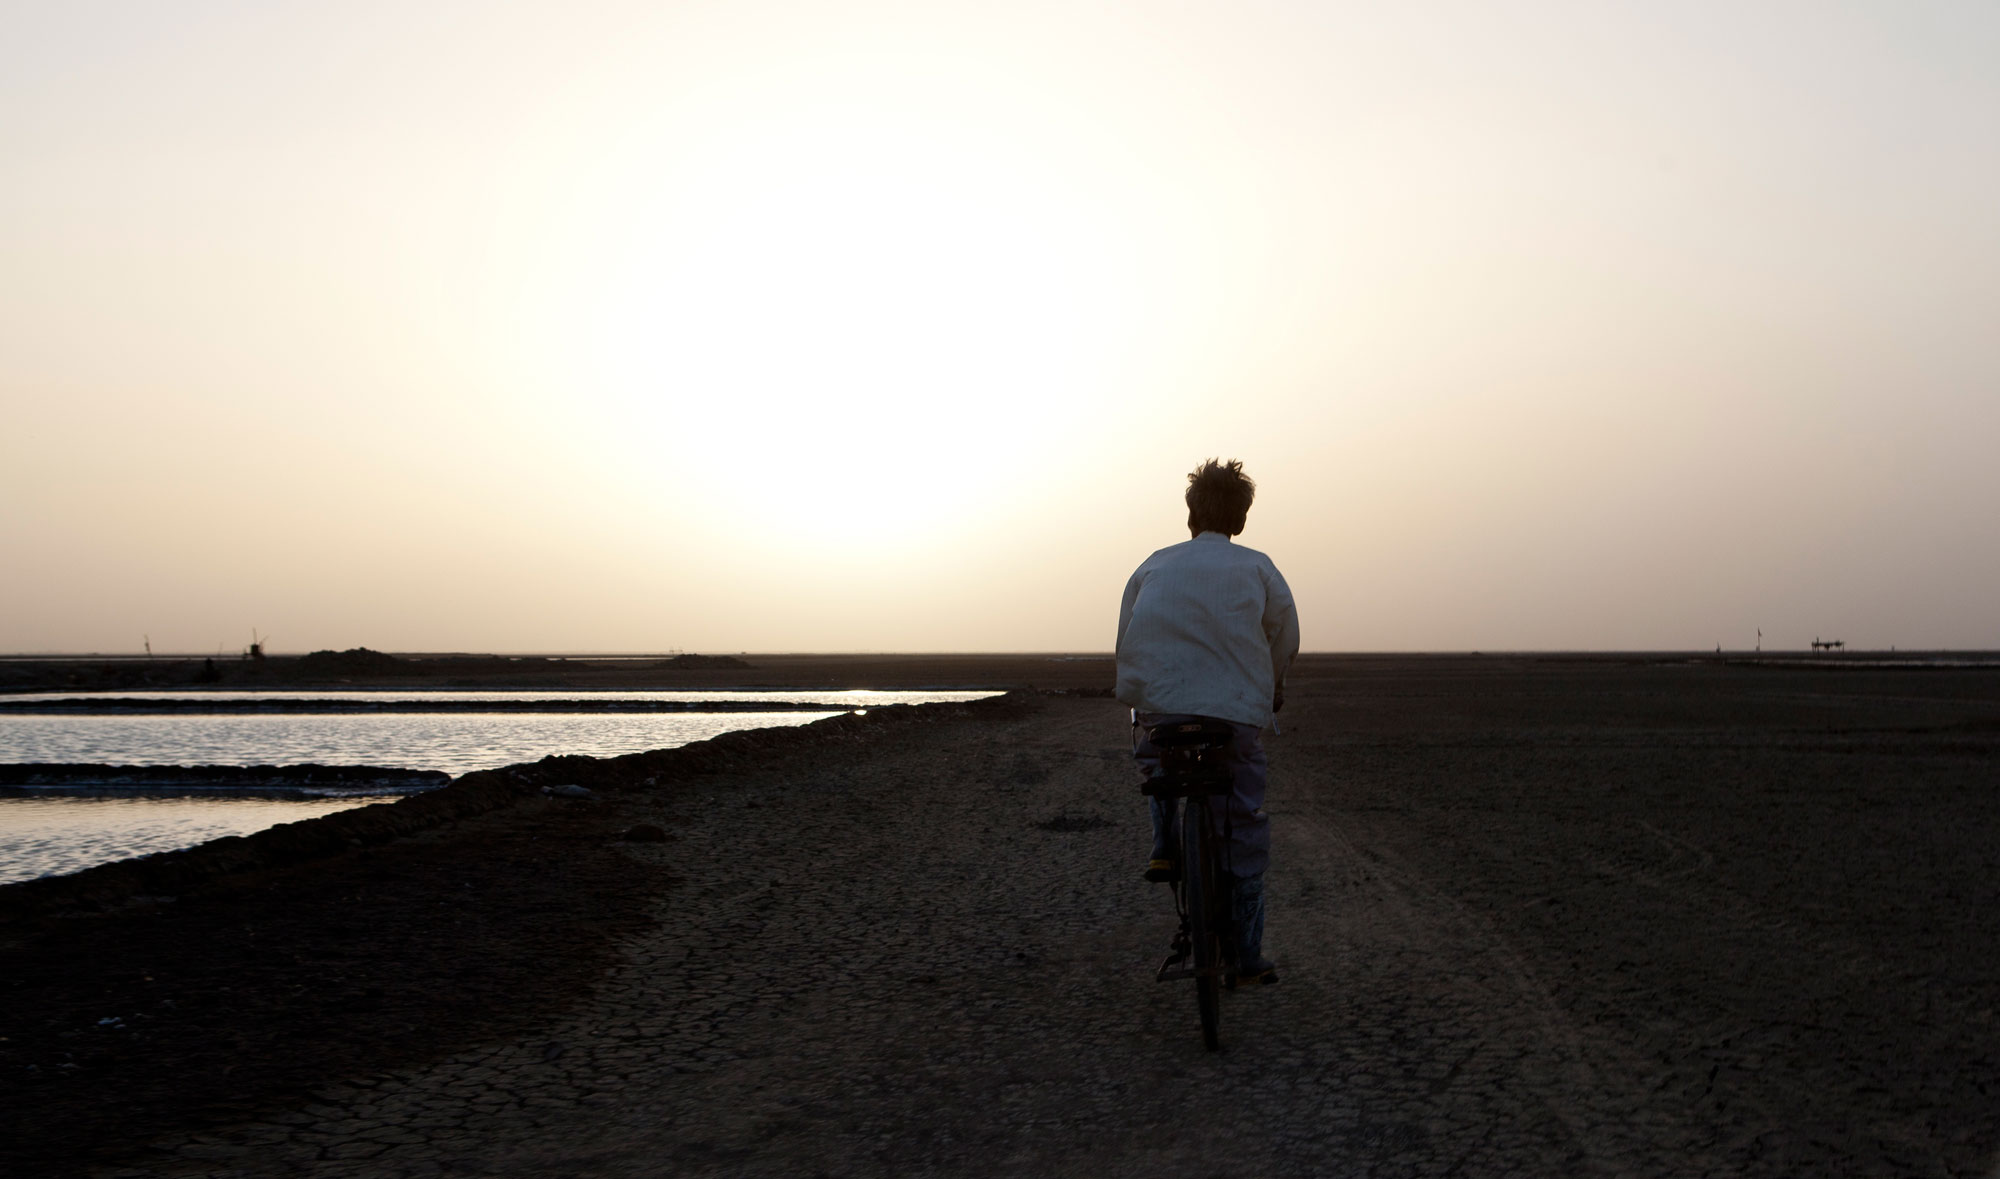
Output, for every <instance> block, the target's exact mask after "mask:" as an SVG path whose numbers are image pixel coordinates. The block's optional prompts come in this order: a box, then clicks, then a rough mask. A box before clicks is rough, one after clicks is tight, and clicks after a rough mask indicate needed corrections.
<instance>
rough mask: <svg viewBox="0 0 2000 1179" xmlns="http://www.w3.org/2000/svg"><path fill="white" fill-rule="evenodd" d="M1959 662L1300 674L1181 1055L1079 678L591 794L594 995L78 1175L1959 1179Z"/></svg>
mask: <svg viewBox="0 0 2000 1179" xmlns="http://www.w3.org/2000/svg"><path fill="white" fill-rule="evenodd" d="M1995 678H1996V677H1993V676H1992V675H1991V673H1980V674H1979V675H1978V676H1977V677H1974V676H1960V677H1956V678H1952V677H1947V676H1942V675H1937V676H1931V677H1929V678H1924V677H1922V676H1919V675H1903V676H1900V677H1899V676H1896V675H1884V676H1877V677H1874V678H1869V679H1864V678H1863V677H1862V676H1861V675H1860V674H1858V673H1857V674H1853V675H1849V674H1848V673H1826V674H1818V675H1815V674H1813V673H1801V674H1799V675H1791V676H1786V675H1780V674H1777V673H1768V672H1764V671H1749V672H1743V671H1740V670H1738V669H1730V668H1726V667H1720V666H1712V667H1706V668H1692V669H1677V668H1670V667H1647V668H1623V667H1618V666H1615V665H1609V664H1593V665H1590V666H1588V667H1583V668H1578V667H1570V666H1566V665H1565V666H1557V665H1554V664H1549V665H1536V666H1525V665H1521V666H1511V665H1510V666H1505V667H1503V666H1499V665H1497V664H1495V663H1491V662H1489V663H1486V664H1479V663H1472V664H1467V665H1465V666H1462V667H1461V666H1452V667H1442V666H1418V667H1414V668H1413V667H1411V666H1408V665H1407V663H1405V664H1395V665H1391V664H1388V663H1383V664H1380V665H1375V664H1367V663H1363V664H1359V665H1352V666H1347V667H1344V668H1343V669H1342V670H1341V674H1339V675H1328V676H1324V677H1321V678H1318V679H1311V678H1308V679H1306V680H1305V681H1304V682H1302V683H1299V684H1297V685H1295V690H1294V695H1293V705H1292V707H1291V708H1290V709H1289V710H1288V712H1287V714H1286V716H1287V721H1288V729H1287V732H1286V734H1285V735H1283V736H1279V737H1273V738H1271V739H1270V748H1271V751H1272V765H1273V790H1272V801H1271V808H1270V809H1271V810H1272V812H1273V816H1274V831H1275V852H1274V868H1273V870H1272V874H1271V877H1270V880H1271V889H1272V892H1271V911H1270V928H1271V932H1270V935H1269V941H1268V943H1267V948H1268V949H1269V950H1270V951H1271V952H1272V953H1273V954H1274V956H1275V957H1276V958H1277V959H1278V961H1279V962H1280V964H1281V967H1282V968H1283V971H1284V981H1283V983H1282V984H1281V985H1280V986H1278V987H1276V988H1264V989H1261V990H1257V991H1252V992H1246V993H1241V994H1235V995H1230V996H1227V997H1226V1002H1225V1010H1224V1024H1223V1034H1224V1038H1225V1041H1226V1047H1225V1050H1224V1051H1223V1052H1221V1053H1219V1054H1209V1053H1205V1052H1204V1051H1203V1050H1202V1048H1201V1043H1200V1039H1199V1036H1198V1034H1197V1030H1196V1022H1195V1012H1194V1003H1193V997H1192V994H1191V993H1190V992H1189V990H1188V989H1187V987H1186V985H1185V984H1181V985H1162V984H1157V983H1155V982H1153V981H1152V980H1151V978H1150V968H1151V967H1152V965H1153V964H1154V963H1155V962H1156V961H1157V959H1158V957H1159V954H1160V952H1161V951H1162V949H1163V946H1164V942H1165V940H1166V937H1167V935H1168V933H1169V932H1170V914H1169V902H1168V899H1167V897H1166V896H1165V894H1164V892H1163V891H1160V890H1159V889H1158V888H1157V886H1149V885H1146V884H1143V883H1141V882H1140V880H1139V879H1138V874H1139V869H1140V867H1141V866H1142V856H1143V853H1144V851H1145V839H1146V834H1145V819H1144V813H1143V810H1142V808H1141V806H1140V805H1139V803H1138V800H1137V796H1136V794H1135V791H1134V785H1133V777H1132V770H1131V767H1130V764H1129V761H1128V756H1127V746H1126V736H1127V734H1126V728H1125V725H1124V719H1123V712H1122V710H1121V709H1120V708H1118V707H1117V706H1116V705H1115V704H1113V703H1112V702H1111V701H1108V700H1102V699H1049V700H1047V701H1045V706H1044V707H1043V708H1042V709H1041V710H1040V711H1039V712H1035V713H1033V714H1030V715H1017V716H1014V717H1011V718H1009V719H1004V720H997V721H996V720H990V719H989V720H977V719H967V720H963V721H954V722H951V723H948V724H940V725H937V726H934V727H932V728H930V729H928V730H927V731H925V732H923V733H922V734H919V735H914V736H911V735H905V736H903V737H899V738H897V739H896V740H895V741H894V742H893V743H887V742H886V741H885V742H884V743H878V744H875V745H869V744H867V743H866V742H864V743H863V744H862V745H861V746H860V747H857V748H855V749H853V750H852V751H851V752H844V753H841V754H840V755H838V756H834V755H830V754H828V753H827V752H825V751H818V750H813V751H802V752H799V753H797V754H795V755H788V756H786V757H783V758H778V759H775V760H773V761H771V762H769V763H768V764H763V765H760V766H756V767H753V768H750V769H747V770H744V771H743V772H738V773H730V774H721V775H715V776H713V777H711V778H707V779H704V780H703V781H702V782H701V783H700V784H698V785H697V786H696V787H694V788H692V789H691V790H690V791H688V792H684V793H680V794H677V795H675V796H674V797H672V798H665V799H663V798H659V797H654V796H650V795H648V794H647V793H646V792H644V791H638V792H633V793H629V794H624V795H619V796H616V797H614V798H613V799H611V800H608V801H606V802H604V803H601V804H594V805H599V806H601V807H602V810H601V812H599V814H600V816H601V826H602V827H603V829H604V830H605V831H606V832H607V833H609V832H610V831H612V830H614V829H616V828H618V827H620V826H622V825H624V824H628V823H632V822H642V821H646V822H654V823H658V824H660V825H662V826H663V827H666V828H667V829H668V830H669V831H671V832H672V833H673V836H674V838H673V839H672V840H671V841H670V842H667V843H664V844H650V845H649V844H615V845H613V844H609V843H607V844H606V845H605V846H606V847H607V848H610V854H616V855H620V856H628V857H632V859H633V861H634V862H635V864H637V863H642V862H649V863H651V864H654V865H656V866H659V867H663V868H665V869H666V870H667V871H669V872H671V873H672V875H673V876H674V877H675V878H677V881H678V883H676V884H675V885H673V886H672V887H671V888H669V889H667V890H666V891H665V892H663V893H661V894H660V895H658V897H657V899H656V900H655V901H653V902H652V903H653V915H654V916H655V917H656V918H657V924H655V925H654V926H652V927H651V928H650V929H649V930H647V931H644V932H641V933H639V934H637V935H634V936H631V937H630V938H629V939H627V940H625V941H624V942H623V944H622V945H621V946H620V948H619V953H618V962H617V964H616V965H615V966H614V967H613V968H612V969H611V970H610V971H609V973H608V974H606V975H604V976H603V977H602V978H600V980H599V981H598V983H597V984H596V986H595V988H594V990H593V992H592V993H591V994H590V996H589V997H588V998H587V1000H585V1001H583V1002H581V1003H580V1004H579V1005H577V1006H576V1007H574V1008H573V1009H572V1010H570V1011H569V1012H568V1013H567V1014H565V1015H563V1016H562V1017H561V1018H560V1019H557V1020H554V1021H551V1022H548V1023H545V1024H542V1025H540V1026H536V1027H534V1028H532V1029H531V1030H530V1031H529V1032H527V1033H526V1034H518V1035H509V1036H507V1037H504V1038H502V1039H499V1040H497V1041H494V1042H487V1043H480V1044H477V1045H475V1046H472V1047H469V1048H465V1049H463V1050H460V1051H456V1052H454V1053H452V1054H451V1055H449V1056H447V1057H445V1058H443V1059H440V1060H436V1061H434V1062H432V1063H429V1064H426V1065H423V1066H421V1067H412V1068H401V1069H396V1070H392V1071H389V1072H386V1073H382V1074H378V1075H370V1076H363V1077H354V1078H348V1079H346V1080H344V1081H340V1082H336V1083H332V1084H330V1085H329V1086H328V1087H327V1088H325V1089H323V1090H322V1091H321V1092H320V1093H319V1094H318V1097H317V1100H315V1101H313V1102H310V1103H306V1104H294V1105H292V1106H290V1107H287V1108H282V1109H277V1110H274V1111H271V1112H270V1113H268V1114H267V1115H264V1116H259V1117H257V1118H253V1119H250V1120H247V1121H243V1122H240V1123H238V1124H234V1125H229V1126H225V1127H220V1128H211V1129H209V1130H207V1131H204V1132H202V1133H199V1134H190V1135H175V1136H169V1137H168V1138H166V1139H163V1140H161V1141H158V1142H156V1143H154V1144H153V1145H152V1147H151V1148H150V1150H149V1151H148V1152H147V1153H146V1155H145V1156H144V1157H143V1158H141V1159H139V1160H137V1161H135V1162H134V1164H133V1165H131V1166H129V1167H124V1168H119V1169H114V1170H109V1171H106V1172H104V1173H106V1174H115V1175H121V1176H130V1177H136V1176H141V1175H144V1176H182V1175H215V1176H221V1175H246V1176H248V1175H255V1176H262V1175H310V1176H329V1177H330V1176H349V1175H352V1176H432V1175H493V1176H531V1175H532V1176H571V1175H573V1176H579V1177H580V1176H603V1177H611V1176H656V1175H744V1176H760V1175H770V1176H792V1175H827V1176H865V1175H898V1174H937V1175H956V1174H967V1175H987V1174H992V1175H1079V1176H1081V1175H1091V1176H1122V1175H1132V1176H1211V1175H1329V1174H1340V1175H1348V1174H1356V1175H1382V1176H1401V1175H1412V1176H1416V1175H1451V1174H1459V1175H1469V1176H1487V1175H1516V1174H1517V1175H1589V1174H1598V1175H1633V1176H1682V1175H1704V1174H1713V1175H1746V1174H1747V1175H1773V1176H1775V1175H1805V1174H1815V1175H1817V1174H1857V1175H1877V1174H1879V1175H1977V1176H1985V1175H1988V1174H1990V1173H1992V1171H1993V1168H1994V1152H1995V1149H1996V1147H1997V1146H2000V1027H1996V1025H1995V1019H1994V1012H1995V1008H1996V1006H2000V969H1996V967H2000V953H1996V946H1997V945H2000V928H1996V926H2000V917H1996V914H2000V873H1996V871H1995V869H1996V867H2000V865H1997V864H1996V860H1997V859H2000V841H1996V840H1995V834H1996V832H2000V802H1996V798H1995V787H1996V774H1995V769H1996V766H1997V765H2000V762H1996V759H1995V753H1996V749H2000V723H1996V719H1997V718H2000V708H1996V705H1995V701H1996V699H1997V698H2000V693H1996V692H1995V686H1996V685H1995V682H1994V681H1995Z"/></svg>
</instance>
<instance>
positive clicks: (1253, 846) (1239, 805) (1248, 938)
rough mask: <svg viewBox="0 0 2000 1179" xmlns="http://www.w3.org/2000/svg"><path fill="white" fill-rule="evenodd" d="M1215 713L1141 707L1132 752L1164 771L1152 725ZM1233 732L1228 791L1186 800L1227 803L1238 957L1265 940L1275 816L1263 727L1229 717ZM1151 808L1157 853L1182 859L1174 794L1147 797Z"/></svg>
mask: <svg viewBox="0 0 2000 1179" xmlns="http://www.w3.org/2000/svg"><path fill="white" fill-rule="evenodd" d="M1211 719H1214V718H1211V717H1198V716H1183V715H1179V714H1175V713H1158V712H1142V713H1140V714H1139V715H1138V718H1137V723H1136V724H1135V725H1134V726H1133V728H1132V756H1133V757H1134V758H1135V759H1137V761H1138V762H1139V769H1140V771H1141V772H1142V773H1144V774H1145V776H1146V777H1148V778H1157V777H1159V776H1160V775H1161V773H1162V771H1161V769H1160V751H1159V750H1157V749H1155V748H1153V743H1152V742H1151V741H1148V740H1147V739H1146V730H1147V729H1148V728H1149V727H1150V726H1153V725H1160V724H1173V723H1177V722H1181V721H1194V720H1211ZM1227 723H1228V724H1229V727H1230V729H1231V730H1233V731H1234V733H1235V739H1234V740H1232V741H1231V742H1230V744H1229V748H1228V754H1227V756H1226V757H1225V759H1224V762H1223V764H1224V765H1225V766H1226V767H1227V768H1228V770H1229V778H1230V791H1229V794H1228V795H1227V796H1226V797H1219V798H1207V799H1197V798H1191V799H1189V800H1188V805H1189V806H1208V807H1211V808H1213V807H1215V806H1217V805H1220V806H1222V807H1223V808H1225V813H1224V815H1222V816H1219V817H1223V818H1225V820H1226V821H1225V823H1224V824H1223V826H1224V827H1225V828H1226V829H1227V830H1228V832H1229V838H1228V840H1227V841H1226V842H1225V843H1224V845H1223V848H1222V864H1223V868H1224V870H1225V871H1227V872H1228V873H1229V875H1230V876H1231V877H1232V878H1234V881H1235V887H1234V889H1233V895H1232V897H1231V901H1232V906H1231V907H1232V910H1233V916H1234V918H1235V924H1236V935H1237V939H1236V940H1237V944H1236V956H1237V961H1239V962H1249V961H1252V960H1254V959H1256V958H1257V957H1258V956H1259V954H1260V953H1261V952H1262V950H1263V945H1264V870H1265V869H1266V868H1268V867H1270V864H1271V819H1270V816H1268V815H1266V814H1265V813H1264V786H1265V781H1266V778H1267V772H1268V762H1267V761H1266V759H1265V757H1264V742H1263V739H1262V735H1261V734H1262V730H1260V729H1259V728H1258V727H1257V726H1255V725H1239V724H1237V723H1235V722H1234V721H1230V722H1227ZM1146 801H1147V802H1149V803H1151V804H1152V810H1153V858H1154V859H1175V860H1177V859H1179V858H1180V852H1179V850H1178V849H1179V847H1180V831H1179V829H1178V825H1177V824H1176V823H1175V822H1174V812H1175V806H1174V801H1175V800H1173V799H1165V798H1148V799H1147V800H1146Z"/></svg>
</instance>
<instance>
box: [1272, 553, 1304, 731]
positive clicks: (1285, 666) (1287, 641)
mask: <svg viewBox="0 0 2000 1179" xmlns="http://www.w3.org/2000/svg"><path fill="white" fill-rule="evenodd" d="M1266 568H1267V569H1268V573H1267V575H1266V577H1265V579H1264V639H1265V641H1267V642H1269V643H1270V644H1271V683H1272V684H1273V685H1275V689H1276V691H1275V694H1274V698H1273V700H1272V708H1271V711H1273V712H1276V711H1277V710H1278V708H1280V707H1282V706H1283V702H1284V699H1285V672H1286V671H1288V670H1290V669H1291V666H1292V660H1293V659H1294V658H1295V657H1296V656H1297V655H1298V653H1299V611H1298V607H1297V605H1296V604H1294V603H1293V601H1292V587H1291V586H1289V585H1286V584H1285V575H1284V574H1282V573H1280V572H1278V567H1277V566H1276V565H1270V566H1267V567H1266Z"/></svg>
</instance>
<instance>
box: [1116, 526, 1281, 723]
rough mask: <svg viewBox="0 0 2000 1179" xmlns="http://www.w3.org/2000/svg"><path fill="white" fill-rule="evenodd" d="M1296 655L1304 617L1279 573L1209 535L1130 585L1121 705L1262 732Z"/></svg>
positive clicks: (1122, 624)
mask: <svg viewBox="0 0 2000 1179" xmlns="http://www.w3.org/2000/svg"><path fill="white" fill-rule="evenodd" d="M1298 647H1299V625H1298V614H1297V612H1296V610H1295V608H1294V606H1293V603H1292V592H1291V588H1290V587H1289V586H1287V585H1286V584H1285V579H1284V577H1283V576H1282V575H1281V574H1279V572H1278V569H1277V566H1276V565H1274V564H1272V563H1271V559H1270V558H1269V557H1267V556H1265V555H1264V554H1263V553H1260V552H1258V551H1257V550H1255V549H1250V548H1244V547H1243V546H1241V545H1237V544H1232V543H1231V542H1230V540H1229V537H1228V536H1226V535H1224V534H1222V533H1220V532H1203V533H1201V534H1200V535H1198V536H1196V537H1195V538H1194V539H1192V540H1189V541H1185V542H1183V543H1181V544H1177V545H1171V546H1169V547H1167V548H1164V549H1161V550H1160V551H1158V552H1156V553H1154V554H1153V555H1152V556H1151V557H1148V558H1147V559H1146V561H1145V563H1144V564H1142V565H1140V566H1139V568H1138V570H1137V571H1136V572H1134V573H1133V574H1132V578H1131V580H1130V581H1128V582H1127V583H1126V586H1125V596H1124V599H1123V601H1122V602H1121V603H1120V605H1119V610H1118V649H1117V654H1118V699H1119V700H1121V701H1123V702H1124V703H1126V704H1129V705H1131V706H1132V707H1134V708H1136V709H1139V710H1140V711H1141V712H1158V713H1187V714H1192V715H1198V716H1213V717H1220V718H1222V719H1224V720H1230V721H1235V722H1237V723H1238V724H1247V725H1257V726H1262V725H1264V724H1265V723H1267V722H1268V721H1269V720H1270V718H1271V697H1272V693H1273V691H1274V689H1275V688H1276V687H1277V685H1278V684H1279V683H1281V682H1282V681H1283V679H1284V674H1285V669H1286V668H1287V667H1288V666H1290V664H1291V661H1292V657H1293V656H1294V655H1295V654H1297V653H1298Z"/></svg>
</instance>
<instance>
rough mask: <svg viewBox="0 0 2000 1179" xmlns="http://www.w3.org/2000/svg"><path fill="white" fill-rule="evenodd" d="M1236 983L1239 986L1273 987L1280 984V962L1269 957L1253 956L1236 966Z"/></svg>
mask: <svg viewBox="0 0 2000 1179" xmlns="http://www.w3.org/2000/svg"><path fill="white" fill-rule="evenodd" d="M1234 981H1235V983H1236V985H1237V986H1239V987H1272V986H1276V985H1278V964H1277V963H1275V962H1273V961H1271V960H1270V959H1269V958H1261V957H1260V958H1253V959H1251V960H1250V961H1248V962H1241V963H1238V964H1237V966H1236V976H1235V979H1234Z"/></svg>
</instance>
